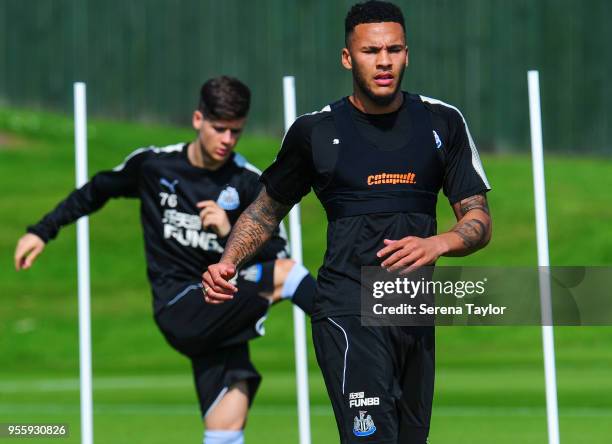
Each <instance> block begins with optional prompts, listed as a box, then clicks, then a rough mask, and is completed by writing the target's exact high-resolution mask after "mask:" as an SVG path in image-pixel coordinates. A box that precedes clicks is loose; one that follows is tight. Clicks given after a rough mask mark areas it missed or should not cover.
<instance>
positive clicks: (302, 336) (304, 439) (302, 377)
mask: <svg viewBox="0 0 612 444" xmlns="http://www.w3.org/2000/svg"><path fill="white" fill-rule="evenodd" d="M283 101H284V109H285V133H286V132H287V131H288V130H289V127H290V126H291V124H293V122H294V120H295V117H296V111H295V109H296V107H295V77H293V76H285V77H283ZM289 226H290V233H291V256H292V257H293V260H295V261H296V262H297V263H298V264H301V263H302V225H301V223H300V205H299V204H297V205H295V206H294V207H293V208H292V209H291V212H290V213H289ZM293 339H294V344H295V375H296V383H297V397H298V421H299V431H300V444H310V440H311V439H310V401H309V399H308V398H309V395H308V361H307V358H306V316H305V315H304V312H303V311H302V310H301V309H300V308H299V307H298V306H296V305H294V306H293Z"/></svg>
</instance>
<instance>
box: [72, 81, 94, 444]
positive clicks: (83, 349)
mask: <svg viewBox="0 0 612 444" xmlns="http://www.w3.org/2000/svg"><path fill="white" fill-rule="evenodd" d="M74 143H75V151H76V153H75V154H76V186H77V188H80V187H81V186H83V185H84V184H85V183H86V182H87V101H86V93H85V84H84V83H81V82H78V83H75V84H74ZM77 257H78V275H79V362H80V382H81V443H82V444H92V443H93V402H92V384H91V325H90V324H91V310H90V304H89V303H90V289H89V288H90V287H89V218H88V217H87V216H83V217H81V218H80V219H79V220H78V221H77Z"/></svg>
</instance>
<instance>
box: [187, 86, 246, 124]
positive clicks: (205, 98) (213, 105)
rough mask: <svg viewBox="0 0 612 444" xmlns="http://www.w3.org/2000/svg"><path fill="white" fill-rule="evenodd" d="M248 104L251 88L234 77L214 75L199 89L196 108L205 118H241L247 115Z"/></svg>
mask: <svg viewBox="0 0 612 444" xmlns="http://www.w3.org/2000/svg"><path fill="white" fill-rule="evenodd" d="M250 105H251V90H249V87H248V86H246V85H245V84H244V83H242V82H241V81H240V80H238V79H236V78H234V77H229V76H219V77H214V78H212V79H210V80H207V81H206V83H204V84H203V85H202V88H201V89H200V102H199V104H198V110H199V111H200V112H202V114H203V115H204V118H206V119H210V120H235V119H242V118H243V117H246V116H247V114H248V112H249V107H250Z"/></svg>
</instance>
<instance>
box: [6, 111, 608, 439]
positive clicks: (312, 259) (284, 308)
mask: <svg viewBox="0 0 612 444" xmlns="http://www.w3.org/2000/svg"><path fill="white" fill-rule="evenodd" d="M72 137H73V136H72V120H71V119H70V118H66V117H63V116H60V115H56V114H48V113H39V112H28V111H19V110H6V109H4V110H0V181H1V182H0V183H1V184H2V187H1V192H0V220H1V221H2V230H1V231H0V251H1V252H2V254H1V255H0V295H1V302H2V307H1V309H0V363H1V365H0V423H8V422H38V423H41V422H63V423H69V424H70V427H71V437H70V438H69V439H65V440H61V441H58V440H44V439H36V440H31V442H37V443H43V442H66V443H78V442H80V438H79V391H78V334H77V304H76V260H75V256H76V247H75V229H74V227H71V228H68V229H66V230H64V231H63V232H62V233H61V234H60V236H59V238H58V239H57V240H56V241H54V242H53V243H51V244H50V245H49V246H48V248H47V250H46V251H45V253H44V254H43V255H42V256H41V257H40V259H39V261H38V263H37V264H36V265H35V266H34V267H33V269H32V270H30V271H29V272H27V273H19V274H18V273H15V272H14V271H13V264H12V255H13V249H14V246H15V242H16V240H17V238H18V237H19V236H20V235H21V234H22V233H23V231H24V227H25V226H26V225H27V224H29V223H33V222H35V221H36V220H37V219H38V218H39V217H40V216H41V215H42V214H43V213H44V212H46V211H48V210H49V209H50V208H51V207H52V206H53V205H54V204H55V203H57V201H58V200H59V199H60V198H62V197H63V196H64V195H65V194H66V193H67V192H68V191H70V190H71V188H72V187H73V184H74V172H73V168H74V159H73V145H72ZM191 137H192V133H191V132H190V131H189V130H188V129H179V128H175V127H167V126H152V125H136V124H123V123H113V122H106V121H97V120H96V121H92V122H91V123H90V126H89V150H90V151H89V166H90V172H94V171H96V170H99V169H102V168H110V167H113V166H115V165H116V164H118V163H120V162H121V161H122V159H123V158H124V157H125V156H126V155H127V154H128V153H129V152H130V151H132V150H133V149H135V148H137V147H140V146H145V145H150V144H157V145H161V144H168V143H175V142H177V141H187V140H189V139H190V138H191ZM278 143H279V138H270V137H260V136H252V135H249V134H248V131H247V135H245V136H244V138H243V139H242V140H241V142H240V144H239V151H241V152H242V153H244V154H245V155H246V156H247V158H249V159H250V160H251V162H253V163H254V164H256V165H257V166H259V167H262V168H263V167H265V166H266V165H267V164H268V163H269V162H271V160H272V159H273V157H274V154H275V151H276V149H277V147H278ZM483 162H484V165H485V169H486V171H487V174H488V177H489V180H490V182H491V184H492V185H493V187H494V191H493V192H492V193H491V194H490V196H489V199H490V206H491V210H492V214H493V219H494V235H493V241H492V243H491V244H490V246H489V247H488V248H487V249H486V250H484V251H482V252H480V253H478V254H476V255H473V256H471V257H468V258H463V259H444V260H443V261H441V263H444V264H457V265H460V264H462V265H468V264H472V265H473V264H478V265H533V264H535V263H536V247H535V227H534V211H533V196H532V176H531V162H530V158H529V157H528V156H527V155H503V156H502V155H499V156H491V155H484V156H483ZM611 173H612V162H611V161H610V160H609V159H603V158H585V157H578V156H575V157H559V156H547V157H546V177H547V193H548V194H547V198H548V211H549V231H550V248H551V262H552V264H554V265H605V264H610V263H612V231H610V229H609V227H610V220H612V206H611V205H610V190H611V189H612V174H611ZM438 212H439V215H440V220H439V225H438V226H439V229H440V230H444V229H446V228H447V227H449V226H450V224H451V223H452V212H451V210H450V207H449V206H448V203H447V202H446V200H445V199H444V198H443V197H442V198H441V199H440V203H439V209H438ZM302 215H303V230H304V232H303V240H304V258H305V262H306V265H307V266H308V267H309V268H310V269H311V270H312V271H313V272H315V273H316V269H317V267H318V266H319V265H320V262H321V260H322V256H323V251H324V242H325V233H324V229H323V227H324V226H325V222H324V215H323V211H322V210H321V208H320V206H319V204H318V203H317V202H316V200H315V198H314V197H313V196H312V195H310V196H308V197H307V198H306V199H305V201H304V203H303V211H302ZM90 225H91V267H92V270H91V272H92V276H91V278H92V335H93V350H94V353H93V369H94V403H95V416H94V430H95V440H96V442H98V443H114V444H122V443H125V444H128V443H129V444H132V443H135V442H143V443H148V444H155V443H168V442H173V443H179V442H185V443H188V442H194V443H195V442H201V433H202V427H201V424H200V421H199V418H198V409H197V404H196V399H195V394H194V391H193V388H192V381H191V375H190V369H189V365H188V362H187V360H186V359H184V358H182V357H181V356H180V355H178V354H177V353H176V352H174V351H173V350H171V349H170V348H169V347H168V346H167V345H166V344H165V343H164V341H163V338H162V337H161V335H160V334H159V333H158V331H157V330H156V327H155V325H154V323H153V321H152V318H151V314H150V311H151V308H150V307H151V303H150V295H149V289H148V285H147V282H146V279H145V266H144V258H143V245H142V236H141V232H140V225H139V220H138V204H137V202H135V201H130V200H117V201H113V202H110V203H109V204H108V205H107V207H106V208H104V209H103V210H102V211H101V212H100V213H98V214H96V215H94V216H93V217H92V218H91V222H90ZM266 329H267V335H266V337H264V338H262V339H258V340H257V341H255V342H253V343H252V354H253V358H254V361H255V363H256V365H257V366H258V368H259V369H260V370H261V372H262V373H263V375H264V382H263V384H262V387H261V390H260V392H259V395H258V397H257V399H256V401H255V404H254V407H253V409H252V411H251V414H250V418H249V423H248V427H247V431H246V439H247V442H249V443H252V444H257V443H295V442H297V418H296V402H295V380H294V370H293V346H292V344H293V334H292V332H293V329H292V323H291V310H290V306H289V305H288V304H281V305H279V306H276V307H274V308H273V310H272V311H271V315H270V317H269V320H268V321H267V324H266ZM555 335H556V352H557V372H558V388H559V405H560V421H561V437H562V440H563V442H565V443H587V442H588V443H589V444H597V443H600V444H603V443H609V442H610V434H611V432H612V425H611V424H612V378H611V377H610V376H611V373H610V371H611V370H610V369H612V345H611V344H612V329H610V328H604V327H599V328H570V327H564V328H556V329H555ZM541 344H542V341H541V333H540V328H538V327H522V328H510V327H493V328H482V327H480V328H476V327H446V328H439V329H438V334H437V368H438V371H437V380H436V393H435V403H434V412H433V421H432V431H431V442H432V443H433V444H446V443H448V444H480V443H482V444H485V443H486V444H490V443H492V442H493V443H495V444H516V443H521V444H531V443H533V444H541V443H544V442H546V410H545V397H544V374H543V361H542V351H541V348H542V345H541ZM309 365H310V395H311V405H312V409H311V413H312V433H313V442H314V443H316V444H324V443H335V442H337V440H338V439H337V432H336V427H335V422H334V419H333V415H332V412H331V408H330V404H329V401H328V400H327V396H326V393H325V389H324V386H323V383H322V379H321V377H320V374H319V370H318V368H317V365H316V362H315V359H314V352H313V350H312V347H309ZM20 442H30V440H21V441H20Z"/></svg>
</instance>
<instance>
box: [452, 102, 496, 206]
mask: <svg viewBox="0 0 612 444" xmlns="http://www.w3.org/2000/svg"><path fill="white" fill-rule="evenodd" d="M449 133H450V135H451V138H450V143H449V145H448V146H446V147H445V156H444V157H445V171H444V183H443V191H444V194H445V195H446V197H448V200H449V201H450V203H451V204H454V203H457V202H459V201H460V200H462V199H465V198H466V197H470V196H473V195H475V194H479V193H484V192H487V191H489V190H491V187H490V186H489V182H488V180H487V176H486V175H485V171H484V168H483V166H482V162H481V161H480V156H479V155H478V150H477V149H476V145H475V144H474V140H473V139H472V136H471V134H470V130H469V129H468V126H467V123H466V122H465V119H464V118H463V116H462V115H461V113H460V112H459V111H456V110H454V109H453V112H452V113H451V114H450V120H449Z"/></svg>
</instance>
